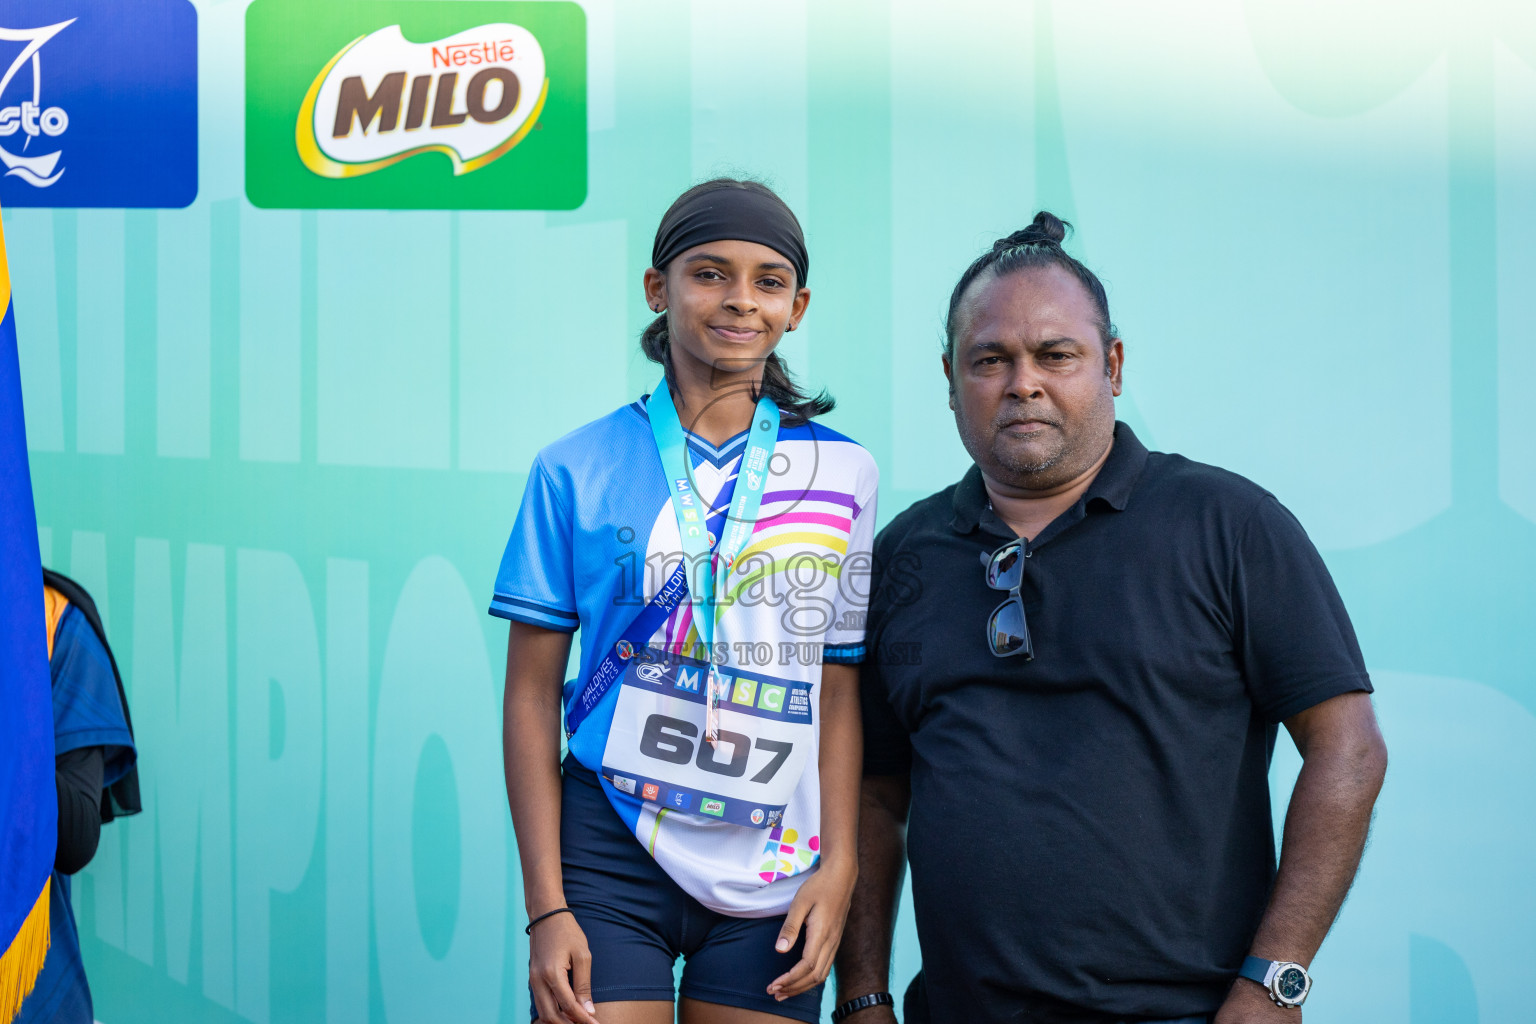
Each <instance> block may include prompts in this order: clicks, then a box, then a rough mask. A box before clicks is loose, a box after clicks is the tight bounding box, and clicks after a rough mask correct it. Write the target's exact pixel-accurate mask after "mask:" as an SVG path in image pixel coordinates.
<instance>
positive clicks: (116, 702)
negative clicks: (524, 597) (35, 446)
mask: <svg viewBox="0 0 1536 1024" xmlns="http://www.w3.org/2000/svg"><path fill="white" fill-rule="evenodd" d="M43 610H44V613H45V614H46V616H47V622H48V630H47V631H48V669H49V674H50V675H51V676H52V678H53V735H54V755H55V760H54V776H55V781H56V785H57V787H58V798H59V842H58V852H57V853H56V854H55V856H54V861H53V884H52V885H51V887H50V889H51V896H50V900H51V905H50V906H49V916H50V926H51V933H52V937H51V941H50V944H49V947H48V959H47V961H46V962H45V963H44V964H43V970H42V973H41V974H40V975H38V978H37V985H36V987H35V988H34V989H33V990H32V994H31V995H29V996H28V997H27V999H26V1002H24V1003H22V1004H21V1013H20V1015H19V1016H18V1017H17V1018H16V1024H43V1022H45V1021H46V1022H48V1024H92V1021H94V1020H95V1014H94V1012H93V1008H92V1005H91V990H90V986H89V985H88V984H87V983H86V980H85V966H84V964H83V963H82V962H81V960H80V938H79V935H78V933H77V932H76V929H75V915H74V911H73V909H72V908H71V905H70V892H69V886H70V876H71V875H73V874H75V872H77V871H79V870H80V869H81V868H83V867H85V866H86V865H87V864H89V863H90V862H91V858H92V857H94V856H95V855H96V845H97V843H98V842H99V841H100V839H101V826H102V825H103V824H104V823H106V822H110V821H112V820H113V819H114V818H117V817H120V816H122V815H126V814H136V813H138V812H139V811H140V810H141V809H142V805H141V803H140V800H139V780H138V769H137V768H136V767H135V765H136V763H137V760H138V753H137V751H136V749H135V747H134V744H133V726H132V724H131V722H130V720H129V718H128V701H127V698H126V696H125V695H124V693H123V683H122V678H121V676H120V675H119V674H118V671H117V662H116V661H115V660H114V659H113V657H112V651H111V648H109V647H108V646H107V637H106V631H105V630H103V629H102V626H101V618H100V616H99V615H97V613H96V605H95V602H93V601H92V600H91V597H90V595H89V594H87V593H86V592H85V590H84V588H82V587H81V586H80V585H79V584H78V583H75V582H74V581H73V580H71V579H70V578H69V577H67V576H64V575H61V574H59V573H56V572H53V571H51V570H48V569H45V570H43Z"/></svg>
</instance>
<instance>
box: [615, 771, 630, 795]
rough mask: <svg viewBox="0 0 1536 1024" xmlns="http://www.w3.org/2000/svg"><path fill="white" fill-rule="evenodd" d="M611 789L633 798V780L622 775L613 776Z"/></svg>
mask: <svg viewBox="0 0 1536 1024" xmlns="http://www.w3.org/2000/svg"><path fill="white" fill-rule="evenodd" d="M613 788H614V789H616V790H618V791H619V792H620V793H628V794H629V795H630V796H634V795H635V780H634V779H631V778H629V777H627V776H624V775H615V776H614V777H613Z"/></svg>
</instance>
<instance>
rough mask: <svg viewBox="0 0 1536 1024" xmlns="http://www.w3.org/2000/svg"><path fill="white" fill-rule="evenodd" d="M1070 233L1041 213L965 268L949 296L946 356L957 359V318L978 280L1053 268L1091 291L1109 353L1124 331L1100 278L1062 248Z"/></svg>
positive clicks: (1101, 337)
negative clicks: (1112, 312)
mask: <svg viewBox="0 0 1536 1024" xmlns="http://www.w3.org/2000/svg"><path fill="white" fill-rule="evenodd" d="M1070 230H1072V225H1071V224H1069V223H1068V222H1066V221H1064V220H1062V219H1061V218H1060V217H1058V216H1056V215H1055V214H1054V213H1050V212H1048V211H1046V210H1041V211H1040V212H1039V213H1037V214H1035V219H1034V220H1033V221H1032V222H1031V223H1030V225H1029V226H1028V227H1026V228H1022V229H1020V230H1018V231H1015V232H1014V233H1013V234H1011V235H1009V236H1007V237H1006V238H999V239H998V240H997V241H995V242H993V243H992V248H991V250H990V251H988V252H984V253H982V254H981V255H980V256H978V257H976V259H975V260H974V261H972V263H971V265H970V266H969V267H966V268H965V273H963V274H961V275H960V281H959V283H958V284H956V285H955V290H954V291H953V292H951V293H950V296H949V316H948V317H946V318H945V321H944V354H945V355H947V356H950V357H951V358H953V357H954V354H955V328H956V327H957V324H956V318H957V316H958V314H959V311H960V306H961V304H962V303H963V302H964V301H965V294H966V292H968V291H969V290H970V288H971V285H973V284H975V283H976V281H977V279H978V278H980V277H982V276H983V275H984V274H987V273H989V272H990V273H991V274H992V275H993V276H994V277H1002V276H1004V275H1006V274H1013V273H1017V272H1018V271H1020V270H1030V269H1035V268H1039V267H1049V266H1053V265H1054V266H1058V267H1061V268H1062V269H1064V270H1066V271H1067V272H1068V273H1070V274H1071V275H1072V276H1073V277H1075V278H1077V280H1078V281H1079V283H1081V284H1082V286H1083V288H1084V289H1086V290H1087V292H1088V297H1089V299H1091V300H1092V301H1093V308H1094V310H1095V312H1096V313H1097V314H1098V315H1097V317H1095V319H1096V320H1097V321H1098V328H1099V340H1100V341H1101V342H1102V343H1103V345H1104V350H1105V351H1106V352H1107V351H1108V350H1109V343H1110V340H1111V339H1113V338H1116V337H1119V334H1120V332H1119V331H1118V330H1117V329H1116V328H1115V325H1114V324H1113V323H1111V322H1110V319H1109V297H1108V296H1107V295H1105V293H1104V285H1103V284H1102V283H1100V281H1099V278H1098V276H1097V275H1096V274H1094V272H1093V271H1091V270H1089V269H1088V268H1087V267H1085V266H1083V265H1082V264H1081V263H1079V262H1078V261H1077V260H1075V259H1073V258H1072V257H1071V256H1069V255H1067V251H1066V250H1065V249H1063V248H1062V247H1061V243H1062V242H1063V241H1064V240H1065V239H1066V237H1067V232H1068V231H1070Z"/></svg>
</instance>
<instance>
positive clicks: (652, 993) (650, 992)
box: [531, 757, 822, 1024]
mask: <svg viewBox="0 0 1536 1024" xmlns="http://www.w3.org/2000/svg"><path fill="white" fill-rule="evenodd" d="M564 768H565V778H564V780H563V781H562V783H561V798H560V867H561V870H562V871H563V872H564V876H565V899H566V903H568V904H569V905H570V907H571V909H572V910H573V911H575V914H576V922H577V923H578V924H579V925H581V929H582V931H584V932H585V933H586V936H587V945H588V947H590V949H591V950H592V1001H593V1002H595V1003H612V1002H621V1001H626V1000H648V999H665V1000H667V1001H668V1002H671V1001H673V999H674V998H675V997H676V996H677V995H681V996H683V997H685V998H688V999H697V1000H699V1001H700V1002H706V1003H720V1004H722V1005H725V1006H736V1007H740V1008H742V1009H744V1010H757V1011H759V1012H762V1013H773V1014H778V1015H779V1016H781V1017H787V1018H789V1019H791V1020H801V1021H806V1022H807V1024H815V1022H816V1021H818V1020H820V1019H821V990H822V986H821V985H817V986H816V987H815V988H813V989H811V990H810V991H809V992H804V993H802V994H800V995H798V996H795V997H793V998H791V999H786V1000H785V1001H784V1002H782V1003H781V1002H779V1001H777V1000H775V999H774V998H773V997H772V996H770V995H769V994H768V985H769V983H770V982H772V981H773V979H775V978H777V977H778V976H779V975H781V974H783V973H784V972H785V971H787V970H789V969H790V968H791V967H793V966H794V965H795V964H797V963H799V961H800V957H801V955H802V953H803V946H804V941H805V936H804V932H803V931H802V933H801V937H800V940H799V941H798V942H796V943H795V945H794V948H792V949H791V950H790V951H789V952H787V953H780V952H778V951H777V950H775V949H774V948H773V945H774V943H775V942H776V941H778V937H779V929H780V928H782V927H783V926H784V918H783V917H782V916H779V917H764V918H742V917H727V916H726V915H724V914H717V913H715V912H714V911H713V910H710V909H708V908H707V907H705V906H704V905H703V904H701V903H699V901H697V900H695V899H694V898H693V897H692V896H689V895H688V894H687V893H686V892H684V891H683V890H682V889H681V888H679V887H678V884H677V883H676V882H674V881H672V879H671V878H670V877H669V876H668V875H667V873H666V872H665V871H663V870H662V869H661V866H660V865H659V864H657V863H656V861H655V860H653V859H652V857H651V855H650V854H649V853H647V852H646V850H645V848H644V847H642V846H641V845H640V842H639V840H637V839H636V838H635V836H634V833H632V832H631V831H630V830H629V829H628V828H626V827H625V825H624V822H623V821H622V820H620V818H619V816H618V814H617V812H615V811H614V809H613V806H612V805H611V804H610V803H609V802H608V798H607V796H605V795H604V794H603V791H602V790H601V789H600V788H599V783H598V780H597V776H596V775H594V774H593V773H592V772H590V771H589V770H587V769H586V768H584V767H582V766H581V765H580V764H578V763H577V762H576V761H575V759H574V758H570V757H567V758H566V759H565V765H564ZM679 956H681V957H683V959H684V966H683V979H682V985H681V986H680V987H679V988H678V989H677V991H676V992H674V990H673V986H672V978H673V965H674V964H675V963H676V962H677V958H678V957H679ZM531 1010H532V1013H533V1014H534V1016H537V1014H538V1010H537V1008H536V1007H531Z"/></svg>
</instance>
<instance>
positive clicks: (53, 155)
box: [0, 0, 197, 207]
mask: <svg viewBox="0 0 1536 1024" xmlns="http://www.w3.org/2000/svg"><path fill="white" fill-rule="evenodd" d="M196 197H197V11H196V10H195V9H194V8H193V6H192V4H191V3H190V2H189V0H135V2H134V3H132V4H106V3H100V2H91V0H7V3H6V4H5V5H4V6H3V7H0V205H4V206H9V207H19V206H69V207H74V206H117V207H125V206H159V207H181V206H186V205H188V204H190V203H191V202H192V200H193V199H195V198H196Z"/></svg>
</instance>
